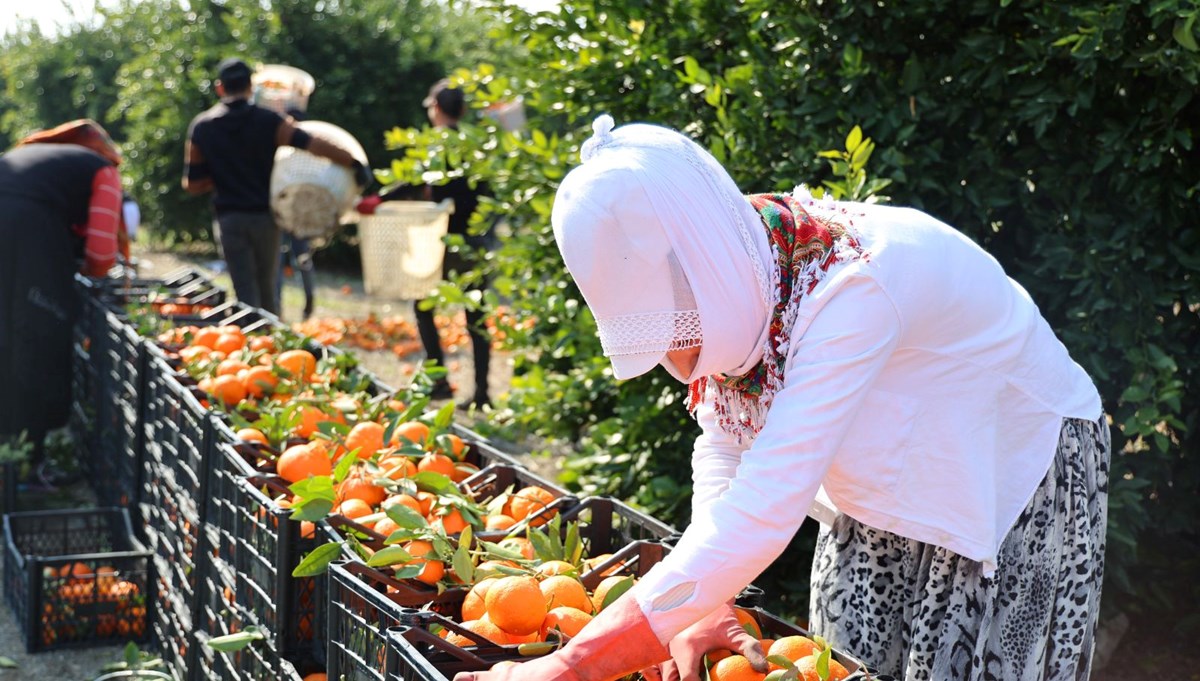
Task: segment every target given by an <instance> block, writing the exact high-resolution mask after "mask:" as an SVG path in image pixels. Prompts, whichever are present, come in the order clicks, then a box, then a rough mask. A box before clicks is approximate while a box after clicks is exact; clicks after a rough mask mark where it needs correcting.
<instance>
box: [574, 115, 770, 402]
mask: <svg viewBox="0 0 1200 681" xmlns="http://www.w3.org/2000/svg"><path fill="white" fill-rule="evenodd" d="M612 128H613V120H612V118H611V117H610V116H607V115H605V116H601V117H600V118H598V119H597V120H596V121H595V123H594V124H593V131H594V135H593V137H592V138H591V139H589V140H588V141H587V142H586V143H585V144H584V145H583V153H582V159H583V164H582V165H580V166H579V167H577V168H575V169H574V170H572V171H571V172H570V173H568V174H567V176H566V178H564V179H563V182H562V185H561V186H560V187H559V190H558V194H557V195H556V197H555V202H554V209H553V213H552V216H551V222H552V223H553V226H554V236H555V239H556V240H557V242H558V247H559V250H560V251H561V253H562V256H563V260H564V262H565V263H566V266H567V269H568V270H569V271H570V272H571V275H572V277H573V278H574V279H575V283H576V284H577V285H578V286H579V289H580V291H581V292H582V293H583V297H584V299H585V300H586V301H587V304H588V307H589V308H590V309H591V311H592V313H593V315H594V316H595V317H596V320H597V326H598V328H599V332H600V338H601V344H602V346H603V347H604V354H605V355H606V356H608V357H609V358H610V360H611V361H612V363H613V373H614V374H615V375H616V376H617V378H633V377H635V376H638V375H641V374H643V373H645V372H647V371H649V370H650V369H652V368H653V367H654V366H655V365H656V364H659V363H662V362H663V361H664V359H665V355H666V352H667V351H668V350H673V349H681V348H686V347H694V346H696V345H701V347H702V350H701V352H700V356H699V358H698V361H697V363H696V367H695V369H694V370H693V371H692V373H691V375H690V376H682V375H680V374H679V373H678V372H677V371H674V370H672V368H671V366H670V363H669V362H668V363H666V366H667V367H668V370H671V372H672V375H674V376H675V377H676V378H678V379H679V380H681V381H684V382H689V381H691V380H694V379H696V378H698V377H701V376H708V375H711V374H716V373H724V374H729V375H740V374H742V373H744V372H745V371H747V370H749V369H750V368H752V367H753V366H754V365H755V364H756V363H757V362H758V361H759V359H760V358H761V357H762V353H763V347H764V344H765V343H766V338H767V328H768V323H769V320H770V314H771V310H772V307H773V306H774V304H775V303H774V301H775V300H776V298H777V295H776V290H777V288H776V287H777V279H778V272H777V271H776V267H775V265H774V258H773V256H772V251H771V247H770V244H769V243H768V241H767V236H766V232H765V230H764V229H763V228H762V227H761V225H760V224H759V221H760V218H759V216H758V213H757V212H756V211H755V210H754V208H753V207H752V206H751V205H750V203H749V202H748V201H747V200H746V198H745V197H744V196H743V195H742V194H741V192H740V191H739V190H738V188H737V186H736V185H735V184H734V182H733V179H732V178H730V177H729V175H728V174H727V173H726V172H725V170H724V169H723V168H722V167H721V166H720V164H719V163H717V161H716V159H714V158H713V157H712V156H711V155H710V154H709V153H708V152H707V151H705V150H704V149H703V148H701V147H700V146H699V145H697V144H696V143H695V142H692V141H691V140H689V139H688V138H686V137H684V136H683V135H681V134H679V133H678V132H675V131H673V130H669V129H667V128H663V127H658V126H653V125H644V124H632V125H625V126H622V127H620V128H618V129H616V130H613V129H612Z"/></svg>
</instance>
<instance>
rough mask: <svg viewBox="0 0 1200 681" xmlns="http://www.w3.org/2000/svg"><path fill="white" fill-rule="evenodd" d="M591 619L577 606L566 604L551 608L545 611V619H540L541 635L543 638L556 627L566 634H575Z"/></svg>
mask: <svg viewBox="0 0 1200 681" xmlns="http://www.w3.org/2000/svg"><path fill="white" fill-rule="evenodd" d="M591 621H592V616H591V615H590V614H588V613H586V612H584V611H582V610H579V609H578V608H570V607H567V606H561V607H557V608H551V609H550V612H548V613H546V619H544V620H542V628H541V635H542V638H543V639H544V638H546V634H547V632H550V631H552V630H554V629H557V630H559V631H561V632H562V633H564V634H566V635H567V636H577V635H578V634H579V632H580V630H581V629H583V628H584V627H585V626H586V625H587V623H588V622H591Z"/></svg>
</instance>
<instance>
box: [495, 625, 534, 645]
mask: <svg viewBox="0 0 1200 681" xmlns="http://www.w3.org/2000/svg"><path fill="white" fill-rule="evenodd" d="M542 621H543V622H544V621H545V620H542ZM501 631H504V630H503V629H501ZM504 635H505V636H507V637H508V643H509V644H510V645H521V644H522V643H536V642H538V641H544V640H545V637H544V636H542V632H541V631H535V632H533V633H532V634H525V635H524V636H518V635H516V634H510V633H508V632H504Z"/></svg>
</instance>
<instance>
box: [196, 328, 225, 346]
mask: <svg viewBox="0 0 1200 681" xmlns="http://www.w3.org/2000/svg"><path fill="white" fill-rule="evenodd" d="M220 337H221V332H220V331H218V330H217V329H216V327H213V326H206V327H204V328H202V329H198V330H197V331H196V333H195V334H194V335H193V336H192V345H202V346H204V347H206V348H208V349H209V350H215V349H216V348H217V339H218V338H220Z"/></svg>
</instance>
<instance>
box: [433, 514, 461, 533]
mask: <svg viewBox="0 0 1200 681" xmlns="http://www.w3.org/2000/svg"><path fill="white" fill-rule="evenodd" d="M434 520H441V521H442V528H443V529H445V530H446V534H458V533H459V532H462V531H463V528H464V527H466V526H467V521H466V520H464V519H463V516H462V513H461V512H459V510H458V509H457V508H452V509H450V512H449V513H447V514H445V515H442V516H434V517H433V519H432V520H430V522H433V521H434Z"/></svg>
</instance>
